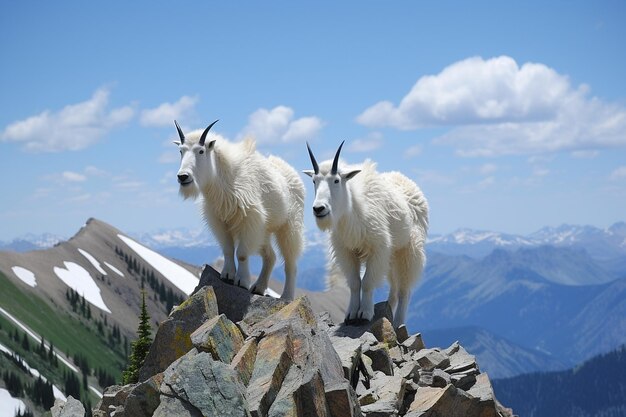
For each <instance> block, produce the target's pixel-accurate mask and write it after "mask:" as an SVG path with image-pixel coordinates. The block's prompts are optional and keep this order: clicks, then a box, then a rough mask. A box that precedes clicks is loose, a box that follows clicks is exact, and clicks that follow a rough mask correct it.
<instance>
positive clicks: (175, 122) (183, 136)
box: [174, 120, 185, 144]
mask: <svg viewBox="0 0 626 417" xmlns="http://www.w3.org/2000/svg"><path fill="white" fill-rule="evenodd" d="M174 124H175V125H176V130H178V137H179V138H180V143H181V144H183V143H185V134H184V133H183V130H182V129H181V128H180V126H178V122H177V121H176V120H174Z"/></svg>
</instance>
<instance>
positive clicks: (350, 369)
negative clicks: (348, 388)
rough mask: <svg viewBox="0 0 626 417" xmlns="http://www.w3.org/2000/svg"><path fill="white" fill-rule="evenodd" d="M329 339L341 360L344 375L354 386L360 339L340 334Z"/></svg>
mask: <svg viewBox="0 0 626 417" xmlns="http://www.w3.org/2000/svg"><path fill="white" fill-rule="evenodd" d="M330 340H331V342H332V344H333V347H334V348H335V351H336V352H337V355H339V359H340V360H341V366H342V368H343V374H344V377H345V378H346V379H347V380H348V381H350V382H351V383H352V385H353V386H356V383H357V382H358V377H359V374H358V370H359V365H360V363H361V340H360V339H352V338H350V337H341V336H333V337H331V338H330Z"/></svg>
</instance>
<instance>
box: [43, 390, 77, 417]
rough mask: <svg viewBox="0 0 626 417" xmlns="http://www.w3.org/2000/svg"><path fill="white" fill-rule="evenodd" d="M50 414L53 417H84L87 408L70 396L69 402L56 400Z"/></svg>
mask: <svg viewBox="0 0 626 417" xmlns="http://www.w3.org/2000/svg"><path fill="white" fill-rule="evenodd" d="M50 412H51V413H52V417H84V416H85V407H83V404H82V403H81V402H80V401H78V400H77V399H75V398H74V397H72V396H71V395H70V396H68V397H67V401H61V400H56V401H55V402H54V405H53V406H52V408H51V409H50Z"/></svg>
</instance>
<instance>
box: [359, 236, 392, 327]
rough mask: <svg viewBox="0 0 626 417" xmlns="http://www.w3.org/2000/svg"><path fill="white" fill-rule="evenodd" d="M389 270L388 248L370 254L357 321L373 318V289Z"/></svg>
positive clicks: (366, 265) (362, 285)
mask: <svg viewBox="0 0 626 417" xmlns="http://www.w3.org/2000/svg"><path fill="white" fill-rule="evenodd" d="M388 268H389V250H388V247H385V248H382V247H381V248H378V249H377V250H376V251H374V252H372V253H371V254H370V256H369V257H368V259H367V261H366V263H365V275H363V282H362V283H361V305H360V306H359V312H358V314H357V318H358V319H362V320H371V319H372V318H373V317H374V289H376V287H378V286H379V285H380V283H381V281H382V279H383V277H384V276H385V272H387V271H388Z"/></svg>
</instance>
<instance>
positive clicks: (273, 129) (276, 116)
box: [238, 106, 323, 142]
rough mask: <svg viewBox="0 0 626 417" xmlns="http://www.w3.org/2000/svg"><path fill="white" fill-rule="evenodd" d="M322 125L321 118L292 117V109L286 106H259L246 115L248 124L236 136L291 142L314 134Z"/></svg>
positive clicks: (260, 140)
mask: <svg viewBox="0 0 626 417" xmlns="http://www.w3.org/2000/svg"><path fill="white" fill-rule="evenodd" d="M322 126H323V123H322V120H321V119H319V118H317V117H313V116H309V117H301V118H299V119H294V111H293V109H291V108H290V107H287V106H277V107H274V108H273V109H271V110H268V109H264V108H261V109H258V110H256V111H255V112H254V113H252V114H251V115H250V116H249V117H248V124H247V125H246V127H244V128H243V130H242V131H241V132H240V133H239V135H238V138H239V139H241V138H243V137H245V136H253V137H255V138H256V139H257V141H259V142H292V141H297V140H304V139H310V138H312V137H314V136H316V135H317V133H318V132H319V130H320V129H321V128H322Z"/></svg>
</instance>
